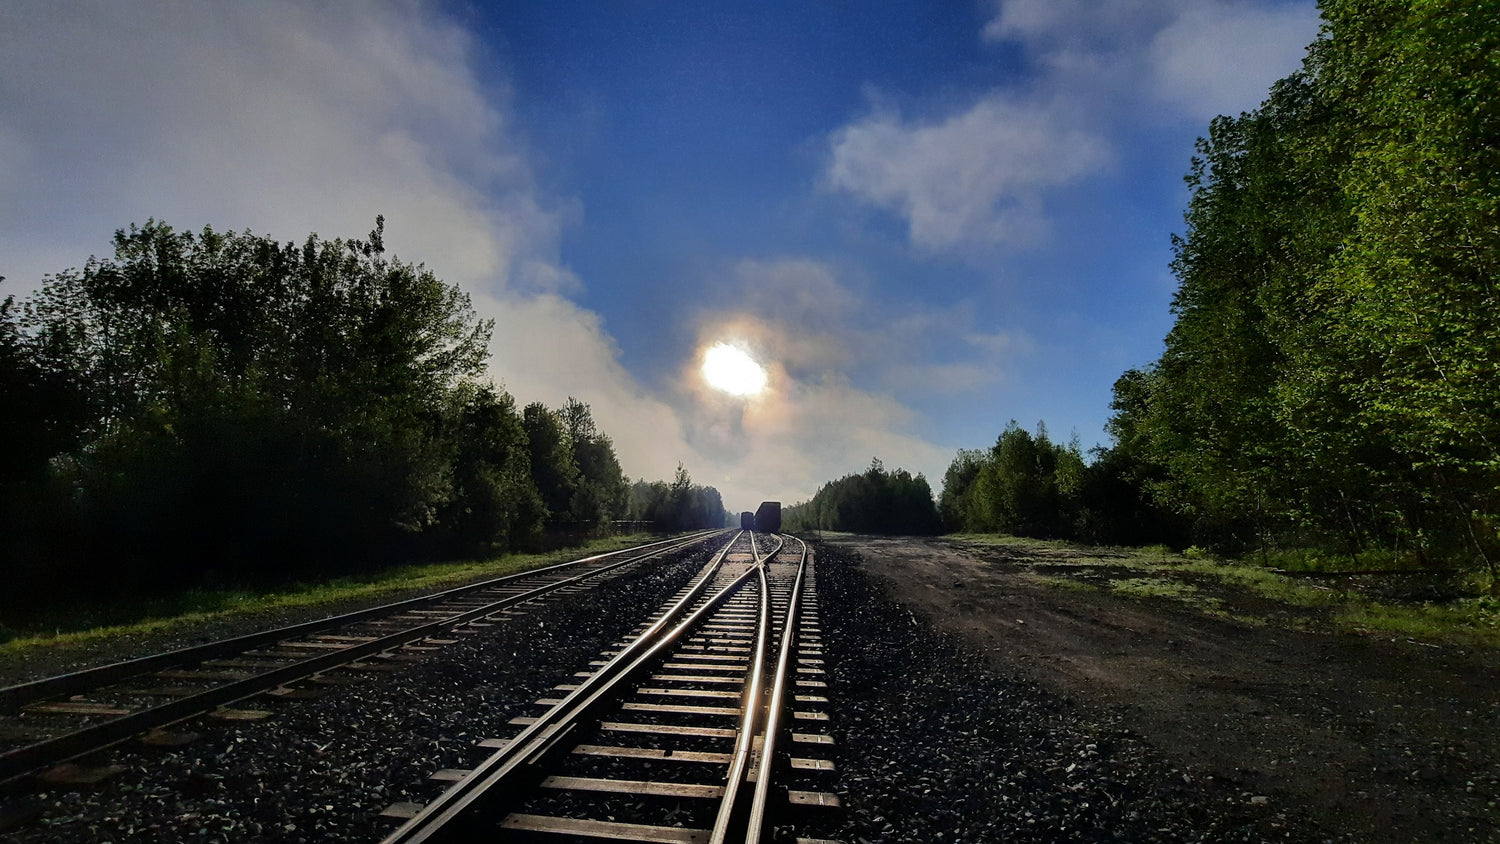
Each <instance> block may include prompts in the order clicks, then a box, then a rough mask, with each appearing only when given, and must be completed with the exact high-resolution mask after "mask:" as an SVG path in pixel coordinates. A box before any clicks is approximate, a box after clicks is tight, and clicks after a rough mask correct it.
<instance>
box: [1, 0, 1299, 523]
mask: <svg viewBox="0 0 1500 844" xmlns="http://www.w3.org/2000/svg"><path fill="white" fill-rule="evenodd" d="M1318 23H1319V21H1318V14H1317V8H1316V4H1315V3H1314V2H1312V1H1311V0H924V1H923V2H918V0H887V2H879V3H870V2H857V0H785V1H784V2H757V3H749V2H715V3H702V2H694V0H653V1H652V2H646V1H645V0H617V2H609V3H557V2H494V3H486V2H475V1H474V0H471V1H470V2H440V1H439V0H434V2H417V1H416V0H360V2H354V0H349V2H340V1H339V0H330V2H316V3H313V2H282V1H281V0H245V1H244V2H236V3H232V4H230V3H222V4H216V3H200V2H188V1H187V0H184V2H162V1H161V0H138V1H137V2H128V3H121V2H112V0H95V1H94V2H90V1H89V0H10V2H7V3H5V4H4V5H3V6H0V276H4V277H5V278H6V281H5V282H4V284H3V285H0V295H16V296H17V297H18V298H24V297H25V296H26V295H27V294H28V293H29V292H30V291H32V290H34V289H35V288H36V287H37V286H38V285H39V284H40V283H41V282H42V281H43V278H44V276H45V275H46V274H48V273H53V272H57V271H60V270H63V269H67V268H70V267H78V266H82V265H83V264H84V262H85V261H86V260H87V259H88V257H89V256H90V255H99V256H101V257H104V256H106V255H107V254H108V253H109V250H110V238H111V237H112V234H113V232H114V231H115V230H116V229H118V228H123V227H125V226H128V225H129V224H130V223H132V222H137V223H139V222H144V221H145V220H146V219H147V218H151V217H154V218H156V219H158V220H162V221H165V222H167V223H170V224H171V225H173V226H175V227H177V228H179V229H189V230H197V229H200V228H202V227H203V226H205V225H209V226H212V227H214V228H216V229H221V230H224V229H229V230H245V229H249V230H251V231H253V232H255V233H257V234H264V235H269V236H272V237H274V238H276V239H278V240H283V241H287V240H301V239H303V238H305V237H306V236H307V234H308V233H310V232H317V233H318V234H320V235H322V236H325V237H339V236H343V237H357V236H363V235H364V234H366V233H367V232H369V231H370V230H371V229H372V228H373V225H374V218H375V216H376V215H377V214H381V215H384V217H385V221H386V228H385V231H386V244H387V247H388V249H390V250H391V251H392V252H394V253H395V254H396V255H397V256H398V257H400V258H402V259H403V260H408V261H413V262H421V263H423V264H425V265H426V266H427V267H428V268H430V269H431V270H433V271H434V272H435V273H436V274H437V275H438V276H439V277H440V278H442V279H444V280H446V281H448V282H451V283H454V284H457V285H459V286H461V287H462V288H463V289H464V290H466V291H467V292H468V293H469V294H470V296H471V297H472V300H473V303H474V306H475V309H476V310H477V311H479V312H480V314H481V315H482V316H484V317H486V318H489V319H493V320H494V321H495V331H494V337H493V340H492V342H491V359H490V361H489V374H490V377H491V378H492V379H493V380H494V381H495V382H496V383H498V384H501V385H503V386H504V387H505V389H507V390H508V391H510V392H511V394H512V395H514V396H515V397H516V399H517V401H518V402H520V403H522V404H524V403H528V402H532V401H542V402H545V403H547V404H548V405H549V406H553V407H558V406H561V405H562V404H563V402H564V401H565V400H566V399H567V398H568V397H569V396H573V397H576V398H578V399H579V400H581V401H584V402H586V403H588V404H589V405H590V406H591V407H592V408H593V412H594V416H595V419H596V420H597V421H598V423H599V425H600V427H601V428H602V429H603V430H604V431H605V432H606V433H608V434H609V435H610V436H611V438H612V439H613V441H614V443H615V448H616V451H617V453H618V454H619V457H620V462H621V465H622V466H623V468H624V470H625V472H626V473H627V474H628V475H630V476H631V477H632V478H646V479H660V478H665V479H670V478H671V477H672V474H673V472H674V471H675V469H676V466H677V464H678V463H679V462H680V463H682V464H683V465H684V466H685V467H686V468H687V470H688V471H689V473H691V475H692V476H693V479H694V480H695V481H696V482H698V483H703V484H709V485H712V486H715V487H717V488H718V489H719V490H720V491H721V492H722V493H723V494H724V498H725V504H726V506H728V507H729V508H730V509H732V510H746V509H754V508H755V505H756V504H757V503H758V502H759V501H761V500H763V499H777V500H781V501H785V502H788V503H790V502H794V501H799V500H805V499H807V498H809V497H811V495H812V494H813V493H814V492H815V491H816V490H817V488H818V486H819V485H820V484H822V483H823V482H825V481H827V480H831V479H834V478H837V477H841V476H843V475H846V474H849V473H851V472H858V471H862V470H863V469H864V468H865V467H867V466H868V465H869V464H870V461H871V460H872V458H879V459H880V460H881V461H882V462H883V463H884V464H885V466H886V467H887V468H890V469H894V468H898V467H900V468H905V469H907V470H908V471H911V472H913V473H916V472H921V473H924V474H925V475H926V476H927V477H928V479H929V480H930V481H931V482H932V485H933V488H934V492H936V491H937V489H938V487H939V485H940V483H941V479H942V475H943V472H944V471H945V469H946V468H947V465H948V463H949V462H950V461H951V460H952V458H953V456H954V454H955V452H956V451H957V450H958V449H960V448H984V447H987V446H989V445H991V444H993V443H994V441H995V438H996V437H997V436H998V435H999V433H1000V431H1001V430H1002V429H1003V428H1004V427H1005V425H1006V423H1007V422H1009V421H1010V420H1012V419H1014V420H1016V421H1017V422H1019V423H1020V424H1021V425H1022V426H1023V427H1025V428H1027V429H1029V430H1035V429H1036V426H1037V425H1038V423H1045V425H1046V426H1047V429H1048V432H1049V434H1050V436H1051V437H1052V438H1053V439H1054V440H1061V441H1067V440H1068V439H1069V438H1070V437H1072V436H1074V435H1076V436H1077V437H1078V440H1079V442H1080V444H1081V445H1082V447H1083V448H1085V449H1088V448H1090V447H1093V446H1095V445H1105V446H1107V445H1108V444H1109V440H1108V436H1107V434H1106V433H1105V431H1104V425H1105V422H1106V420H1107V419H1108V417H1109V412H1110V411H1109V401H1110V389H1111V386H1112V384H1113V383H1114V381H1115V379H1116V378H1118V377H1119V375H1120V374H1121V373H1122V372H1123V371H1125V370H1126V369H1128V368H1131V367H1138V366H1143V365H1146V364H1148V363H1150V362H1151V361H1152V360H1154V359H1155V358H1156V357H1157V356H1158V355H1159V354H1160V351H1161V348H1162V338H1163V337H1164V336H1165V334H1166V332H1167V331H1168V329H1170V327H1171V323H1172V317H1171V313H1170V304H1171V299H1172V293H1173V291H1174V290H1175V282H1174V280H1173V278H1172V275H1171V272H1170V270H1169V267H1168V265H1169V263H1170V261H1171V258H1172V251H1171V237H1172V235H1173V234H1174V233H1176V234H1181V233H1182V231H1183V222H1182V214H1183V210H1184V209H1185V207H1186V203H1187V199H1188V190H1187V187H1186V186H1185V184H1184V183H1183V179H1182V177H1183V175H1184V174H1185V173H1186V172H1187V170H1188V167H1189V163H1190V160H1191V156H1192V154H1193V145H1194V141H1195V139H1196V138H1198V137H1200V136H1203V135H1206V134H1207V131H1208V126H1209V122H1210V121H1211V120H1212V119H1213V117H1214V116H1215V115H1219V114H1230V115H1234V114H1238V113H1240V112H1242V111H1245V110H1248V109H1252V108H1254V107H1255V106H1256V105H1257V104H1258V103H1259V102H1260V101H1261V100H1263V99H1264V97H1265V95H1266V93H1267V91H1268V90H1269V87H1270V85H1271V83H1272V82H1274V81H1275V80H1277V79H1279V78H1281V77H1283V76H1286V75H1287V74H1289V73H1291V72H1294V71H1296V70H1297V69H1298V67H1299V66H1300V63H1301V61H1302V58H1303V56H1304V55H1305V52H1306V47H1307V46H1308V44H1310V43H1311V42H1312V41H1313V40H1314V38H1315V37H1316V36H1317V32H1318ZM718 343H730V344H732V345H734V346H736V347H737V348H739V349H741V350H743V351H744V352H746V353H748V354H749V355H750V356H751V357H752V358H754V359H755V360H756V361H757V362H758V363H759V364H760V365H761V366H762V367H764V369H765V373H766V376H767V386H766V388H765V389H764V390H763V391H761V392H760V393H759V394H756V395H752V396H737V395H733V394H731V393H727V392H723V391H721V390H717V389H715V388H713V387H712V386H710V385H709V384H708V383H707V382H706V381H705V379H704V377H703V374H702V372H701V363H702V361H703V358H704V354H705V353H706V351H707V350H708V349H709V348H711V347H712V346H713V345H715V344H718Z"/></svg>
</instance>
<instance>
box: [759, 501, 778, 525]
mask: <svg viewBox="0 0 1500 844" xmlns="http://www.w3.org/2000/svg"><path fill="white" fill-rule="evenodd" d="M755 529H756V530H758V531H760V532H761V533H775V532H777V531H779V530H781V502H780V501H762V502H761V503H760V507H758V508H757V509H756V511H755Z"/></svg>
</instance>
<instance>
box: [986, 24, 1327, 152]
mask: <svg viewBox="0 0 1500 844" xmlns="http://www.w3.org/2000/svg"><path fill="white" fill-rule="evenodd" d="M1317 33H1318V10H1317V5H1316V4H1315V3H1314V2H1311V0H1302V2H1297V0H1292V1H1291V2H1286V0H1002V2H999V3H998V4H997V8H996V12H995V16H994V17H993V18H992V19H991V20H990V22H989V23H988V24H987V25H986V26H985V28H984V31H983V37H984V38H985V40H987V41H1014V42H1018V43H1020V44H1021V45H1022V46H1023V47H1024V48H1025V49H1026V50H1027V51H1028V53H1030V54H1031V55H1032V56H1033V57H1034V58H1035V59H1036V60H1037V61H1038V62H1039V63H1040V64H1041V65H1042V66H1043V67H1045V68H1048V69H1049V70H1050V71H1051V73H1052V74H1053V78H1050V79H1047V80H1044V81H1043V83H1042V84H1044V85H1051V86H1056V87H1064V88H1071V89H1073V90H1074V91H1075V93H1078V94H1080V95H1085V96H1086V95H1087V90H1090V89H1092V90H1100V89H1103V90H1107V91H1109V92H1110V93H1111V94H1112V95H1116V96H1121V97H1123V98H1124V99H1125V103H1127V104H1129V105H1139V104H1140V103H1141V100H1142V99H1146V100H1149V101H1154V104H1156V105H1159V106H1161V105H1164V106H1167V107H1168V108H1169V109H1170V114H1171V115H1172V116H1175V117H1176V118H1178V119H1188V120H1191V121H1194V122H1197V123H1206V122H1207V121H1208V120H1209V119H1210V118H1212V117H1214V116H1215V115H1218V114H1238V113H1239V112H1241V111H1246V110H1249V109H1252V108H1254V107H1255V106H1257V105H1259V104H1260V102H1261V100H1263V99H1265V96H1266V93H1267V92H1268V91H1269V90H1270V87H1271V83H1273V82H1275V81H1276V80H1277V79H1280V78H1281V77H1283V76H1286V75H1287V74H1289V73H1291V72H1293V71H1295V70H1297V68H1298V67H1299V66H1300V63H1301V60H1302V57H1303V55H1304V54H1305V51H1306V48H1307V45H1308V44H1310V43H1312V40H1313V38H1314V37H1316V36H1317ZM1143 95H1144V96H1143Z"/></svg>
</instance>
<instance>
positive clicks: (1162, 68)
mask: <svg viewBox="0 0 1500 844" xmlns="http://www.w3.org/2000/svg"><path fill="white" fill-rule="evenodd" d="M1317 31H1318V14H1317V9H1316V8H1314V7H1312V6H1311V5H1295V6H1280V7H1274V6H1260V5H1252V4H1248V3H1228V2H1195V3H1192V4H1190V5H1188V6H1187V7H1186V8H1184V9H1183V10H1182V12H1181V14H1180V15H1178V17H1177V18H1176V19H1175V20H1173V21H1172V22H1171V23H1170V24H1169V25H1167V26H1166V27H1164V28H1163V29H1162V30H1161V31H1159V32H1158V33H1157V34H1156V36H1155V38H1153V39H1152V41H1151V44H1150V47H1149V48H1148V51H1147V56H1148V63H1149V66H1150V72H1151V81H1152V90H1153V92H1154V93H1155V94H1156V96H1157V97H1159V98H1160V99H1161V100H1163V101H1165V102H1169V103H1173V104H1175V105H1176V106H1177V108H1178V109H1180V110H1181V111H1182V112H1183V113H1184V114H1186V115H1188V116H1190V117H1193V118H1196V119H1198V120H1208V119H1210V118H1212V117H1213V116H1215V115H1218V114H1238V113H1239V112H1241V111H1248V110H1249V109H1252V108H1254V107H1256V106H1257V105H1259V104H1260V103H1261V101H1263V100H1264V99H1265V98H1266V94H1267V93H1268V92H1269V91H1270V88H1271V84H1272V83H1274V82H1275V81H1276V80H1278V79H1280V78H1282V77H1284V76H1286V75H1287V74H1289V73H1291V72H1292V71H1294V70H1296V69H1297V68H1298V67H1300V65H1301V62H1302V58H1303V56H1304V55H1306V52H1307V45H1308V44H1310V43H1311V42H1312V39H1313V36H1314V35H1316V33H1317Z"/></svg>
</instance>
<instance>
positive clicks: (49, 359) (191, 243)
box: [7, 218, 490, 584]
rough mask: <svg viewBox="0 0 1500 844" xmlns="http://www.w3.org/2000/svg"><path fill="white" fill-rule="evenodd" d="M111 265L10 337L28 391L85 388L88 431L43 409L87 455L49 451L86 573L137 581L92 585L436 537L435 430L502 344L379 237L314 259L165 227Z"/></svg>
mask: <svg viewBox="0 0 1500 844" xmlns="http://www.w3.org/2000/svg"><path fill="white" fill-rule="evenodd" d="M114 246H115V250H114V257H113V258H112V259H105V260H99V259H90V260H89V262H88V263H87V264H86V265H85V266H84V268H83V270H82V271H78V270H69V271H65V272H61V273H58V274H56V275H54V276H51V277H49V278H48V279H47V280H46V282H45V283H44V284H43V286H42V288H41V289H40V291H39V292H38V294H37V295H36V296H34V297H33V298H32V299H30V300H29V301H27V302H26V303H25V304H24V305H23V307H22V311H21V318H20V320H19V322H18V324H19V333H18V332H17V331H16V330H13V329H12V330H9V333H8V337H9V338H10V342H11V346H12V347H14V345H15V342H14V341H15V340H16V338H17V337H18V336H19V337H20V338H22V340H21V342H22V345H23V346H24V347H25V350H26V357H27V359H28V361H29V362H28V363H27V366H28V367H29V368H30V371H31V373H32V375H33V376H34V378H33V381H34V382H35V383H37V384H53V385H75V386H73V387H70V388H68V389H71V390H74V393H73V397H72V398H69V400H68V404H69V406H70V407H74V408H82V409H83V410H82V412H79V413H77V414H76V415H70V414H71V413H72V411H69V412H67V413H65V412H61V411H56V412H54V411H53V410H48V409H46V407H45V405H44V407H42V408H37V409H38V410H40V411H41V412H42V414H43V415H42V422H41V423H40V424H41V425H42V427H44V428H45V427H48V426H51V428H52V429H54V430H57V431H63V430H64V429H66V430H67V431H70V432H73V433H70V434H69V436H70V437H72V436H76V437H77V439H76V440H72V441H70V440H68V438H63V439H60V440H58V441H56V442H54V443H52V444H51V445H49V446H48V447H47V449H48V450H51V449H53V448H56V449H60V450H61V451H60V452H59V453H57V454H54V455H49V457H51V462H50V464H49V469H48V471H49V473H50V480H49V483H52V484H55V485H58V486H61V487H66V488H67V489H68V490H69V493H68V495H67V496H66V497H67V499H68V500H69V502H70V503H69V504H68V505H67V506H68V507H71V508H74V509H75V510H76V512H77V516H78V522H79V523H80V524H83V525H86V526H87V538H86V542H87V543H88V544H90V545H91V546H92V549H93V550H88V548H85V549H84V550H83V551H81V552H80V553H81V556H82V557H83V558H86V559H90V560H92V559H110V560H124V561H126V564H125V565H121V566H115V567H111V568H110V569H109V570H108V571H107V572H100V573H99V574H100V575H101V576H100V577H99V578H98V579H97V580H98V582H99V583H101V584H106V583H128V584H146V583H151V582H174V583H180V582H181V581H182V580H183V579H184V578H191V577H193V576H200V575H202V574H203V573H204V572H205V570H207V569H212V568H218V569H221V570H224V571H233V572H238V573H239V574H240V575H241V576H254V575H257V574H264V573H267V572H278V571H288V570H295V569H297V568H299V567H302V566H305V565H307V564H308V563H310V562H315V561H316V562H317V563H318V564H320V565H325V566H331V567H339V566H348V565H356V564H361V562H362V561H364V560H367V559H371V558H374V559H381V558H388V557H389V556H390V555H392V554H397V555H399V554H403V553H406V552H407V551H408V550H409V549H410V547H411V543H412V542H414V541H417V540H418V539H419V538H420V537H421V536H422V535H423V534H424V533H425V532H428V531H431V530H433V529H435V528H436V527H437V515H438V512H439V510H440V509H441V508H442V507H443V505H444V502H445V501H446V500H447V499H448V497H449V495H450V494H451V492H452V476H451V472H452V455H451V444H450V443H449V442H447V441H446V440H444V438H443V436H442V431H443V424H442V418H443V415H444V413H445V412H446V409H447V407H448V398H449V396H450V394H451V393H452V391H453V390H455V389H458V388H459V387H460V386H461V385H463V384H465V383H468V382H469V381H471V380H472V379H473V378H474V377H476V376H477V375H478V374H479V372H480V370H481V367H482V365H483V360H484V357H485V355H486V348H487V345H488V339H489V332H490V324H489V323H487V322H483V321H480V320H479V319H478V318H477V317H476V316H475V314H474V313H473V310H472V309H471V308H470V306H469V301H468V298H467V297H466V296H465V295H464V294H463V293H462V292H461V291H459V290H458V289H457V288H456V287H452V286H450V285H447V284H444V283H443V282H442V281H440V280H438V279H437V278H436V277H434V276H433V275H432V273H430V272H428V271H427V270H425V269H424V268H422V267H421V266H419V265H412V264H408V263H404V262H402V261H400V260H398V259H393V258H388V257H387V256H386V254H385V249H384V243H383V220H381V219H379V218H377V220H376V228H375V230H374V231H373V232H371V234H370V236H369V238H368V239H366V240H347V241H346V240H332V241H325V240H321V239H320V238H318V237H317V236H316V235H313V236H310V237H308V238H307V240H306V241H305V242H304V243H303V244H302V245H301V246H300V247H298V246H295V245H293V244H291V243H287V244H285V245H282V244H278V243H277V242H275V241H273V240H271V239H269V238H265V237H260V236H256V235H252V234H250V233H248V232H247V233H243V234H236V233H220V232H215V231H214V230H212V229H210V228H205V229H204V230H203V231H202V232H201V233H199V234H197V235H194V234H192V233H188V232H176V231H174V230H173V229H172V228H171V227H170V226H168V225H166V224H165V223H159V222H156V221H154V220H152V221H148V222H147V223H146V224H145V225H144V226H139V227H138V226H131V227H130V228H129V229H128V230H121V231H118V232H116V234H115V239H114ZM7 324H8V325H9V324H11V322H10V320H7ZM69 420H71V421H69ZM85 565H87V564H86V563H85Z"/></svg>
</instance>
